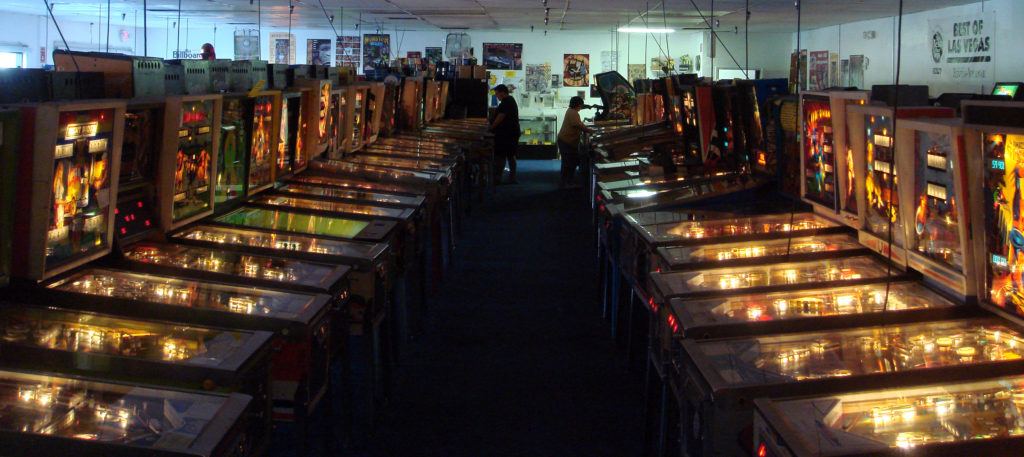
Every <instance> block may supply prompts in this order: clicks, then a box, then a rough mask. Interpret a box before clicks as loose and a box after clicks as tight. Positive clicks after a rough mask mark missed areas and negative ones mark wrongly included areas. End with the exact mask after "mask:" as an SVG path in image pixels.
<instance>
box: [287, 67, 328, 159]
mask: <svg viewBox="0 0 1024 457" xmlns="http://www.w3.org/2000/svg"><path fill="white" fill-rule="evenodd" d="M293 87H301V88H304V89H306V91H305V93H304V94H303V97H302V100H303V102H302V103H303V106H302V109H301V110H302V112H303V113H305V119H304V120H303V122H306V123H307V125H306V128H305V132H306V133H305V135H306V136H305V141H304V142H303V144H304V146H305V150H304V151H302V152H301V153H300V152H298V150H296V151H297V153H296V160H295V165H296V167H295V172H296V173H298V172H301V171H302V170H303V169H304V167H305V166H306V165H307V164H308V161H309V159H310V158H311V157H320V156H322V155H324V154H325V153H326V152H327V151H328V149H329V148H330V142H331V141H330V133H331V132H330V130H331V126H330V123H331V91H332V87H333V86H331V81H329V80H326V79H297V80H296V81H295V84H294V86H293ZM300 117H302V116H301V115H300ZM300 155H301V156H302V157H301V158H300Z"/></svg>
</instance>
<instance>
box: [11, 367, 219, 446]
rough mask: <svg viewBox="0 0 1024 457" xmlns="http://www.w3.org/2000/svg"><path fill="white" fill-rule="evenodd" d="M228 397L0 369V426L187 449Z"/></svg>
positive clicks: (63, 435) (87, 439)
mask: <svg viewBox="0 0 1024 457" xmlns="http://www.w3.org/2000/svg"><path fill="white" fill-rule="evenodd" d="M224 404H225V399H224V398H222V397H216V396H212V395H202V394H193V393H185V392H177V391H164V390H155V389H147V388H142V387H133V386H124V385H116V384H107V383H102V382H90V381H81V380H75V379H69V378H61V377H51V376H42V375H35V374H27V373H16V372H11V371H0V410H3V411H5V412H7V414H3V415H0V430H4V431H5V432H12V433H17V432H20V433H30V434H34V435H49V436H55V437H61V438H67V439H72V440H83V441H99V442H104V443H114V444H122V445H129V446H134V447H139V448H154V449H163V450H176V451H179V452H185V451H187V450H188V448H189V447H190V446H191V445H192V443H193V442H194V441H195V440H196V438H198V437H199V435H200V434H201V433H203V431H204V429H206V427H207V425H208V424H209V423H210V421H211V420H212V419H213V418H214V417H215V415H216V413H217V412H218V411H219V410H220V409H221V408H222V407H223V406H224Z"/></svg>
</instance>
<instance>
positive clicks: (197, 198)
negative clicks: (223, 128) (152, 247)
mask: <svg viewBox="0 0 1024 457" xmlns="http://www.w3.org/2000/svg"><path fill="white" fill-rule="evenodd" d="M213 105H214V103H213V101H212V100H206V101H196V102H185V103H183V104H182V107H181V118H180V119H179V122H178V126H177V128H178V154H177V155H176V156H175V166H174V206H173V209H172V217H173V219H174V220H175V221H180V220H182V219H185V218H188V217H190V216H193V215H196V214H198V213H201V212H203V211H204V210H206V209H209V207H210V192H211V191H212V189H211V188H210V185H211V182H210V177H211V175H212V174H213V166H214V163H213V157H212V156H211V151H210V149H211V148H212V147H213V132H212V130H211V128H212V127H211V126H212V125H213V114H214V112H213Z"/></svg>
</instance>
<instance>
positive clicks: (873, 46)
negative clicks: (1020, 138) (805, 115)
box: [792, 0, 1024, 96]
mask: <svg viewBox="0 0 1024 457" xmlns="http://www.w3.org/2000/svg"><path fill="white" fill-rule="evenodd" d="M894 8H895V6H894ZM982 11H985V12H995V15H996V24H995V27H996V32H995V35H994V37H993V39H994V40H995V42H994V43H993V46H994V47H995V57H994V71H995V75H994V77H993V80H992V81H989V82H988V83H985V84H952V83H944V82H942V81H940V80H937V78H935V77H934V76H933V75H932V74H931V68H932V66H933V65H932V61H931V57H930V56H931V49H930V47H931V42H930V41H929V37H928V20H930V19H938V18H947V17H951V16H959V15H967V14H976V13H979V12H982ZM1022 21H1024V2H1021V1H1020V0H988V1H986V2H983V3H974V4H970V5H964V6H956V7H950V8H942V9H938V10H932V11H925V12H922V13H915V14H908V15H906V16H904V18H903V34H902V37H903V40H902V48H903V49H902V53H901V54H902V61H903V62H902V65H901V67H900V83H901V84H926V85H928V86H930V87H931V95H932V96H936V95H938V94H941V93H943V92H981V93H987V92H989V91H990V90H991V89H992V83H994V82H998V81H1020V80H1022V79H1024V48H1022V47H1021V43H1022V40H1021V37H1020V34H1019V26H1020V24H1021V23H1022ZM896 27H897V21H896V18H895V17H889V18H883V19H875V20H870V21H860V22H853V23H849V24H843V25H841V26H834V27H826V28H822V29H816V30H808V31H806V32H803V33H801V34H800V41H801V43H800V47H801V48H803V49H807V50H808V51H824V50H828V51H833V52H838V53H839V58H840V59H846V58H849V56H850V55H857V54H863V55H864V56H865V57H867V59H868V61H869V64H868V67H867V69H866V70H865V72H864V83H865V86H867V87H868V88H870V86H871V85H873V84H892V83H893V82H894V81H895V80H896V74H895V73H896V65H895V60H896V57H895V56H896V49H895V47H896V44H895V43H896V40H895V37H896ZM867 31H874V32H875V33H876V37H875V38H874V39H870V40H869V39H865V38H864V32H867ZM792 35H793V38H792V40H793V43H792V46H793V49H796V34H795V33H794V34H792Z"/></svg>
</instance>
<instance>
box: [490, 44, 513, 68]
mask: <svg viewBox="0 0 1024 457" xmlns="http://www.w3.org/2000/svg"><path fill="white" fill-rule="evenodd" d="M483 57H484V68H486V69H488V70H522V69H523V44H522V43H484V55H483Z"/></svg>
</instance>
